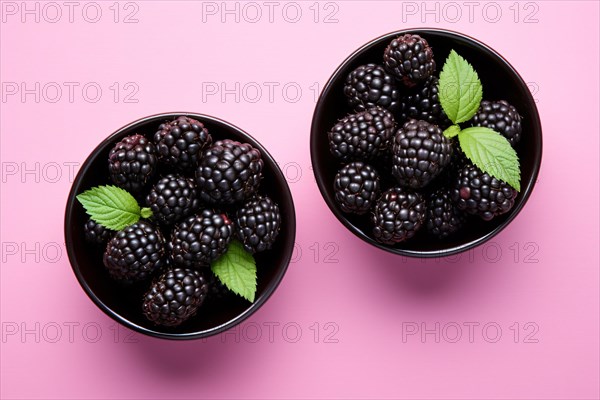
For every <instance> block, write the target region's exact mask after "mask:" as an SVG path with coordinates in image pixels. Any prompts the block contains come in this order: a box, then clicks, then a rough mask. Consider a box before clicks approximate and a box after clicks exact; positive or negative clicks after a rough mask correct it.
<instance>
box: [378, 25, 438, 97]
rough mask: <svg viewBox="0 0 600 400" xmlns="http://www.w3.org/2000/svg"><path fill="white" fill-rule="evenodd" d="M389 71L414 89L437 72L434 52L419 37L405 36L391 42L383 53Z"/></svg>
mask: <svg viewBox="0 0 600 400" xmlns="http://www.w3.org/2000/svg"><path fill="white" fill-rule="evenodd" d="M383 63H384V65H385V67H386V68H387V70H388V71H389V72H390V73H391V74H392V75H394V76H395V77H396V78H397V79H399V80H401V81H402V83H404V85H406V86H408V87H412V86H414V85H415V84H417V83H419V82H421V81H423V80H425V79H427V78H428V77H429V76H431V75H432V74H433V73H434V72H435V60H434V59H433V50H432V49H431V47H429V43H427V40H425V39H423V38H422V37H421V36H419V35H411V34H405V35H402V36H399V37H397V38H395V39H394V40H392V41H391V43H390V44H389V45H388V47H387V48H386V49H385V52H384V53H383Z"/></svg>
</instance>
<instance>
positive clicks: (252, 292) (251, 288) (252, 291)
mask: <svg viewBox="0 0 600 400" xmlns="http://www.w3.org/2000/svg"><path fill="white" fill-rule="evenodd" d="M233 246H236V247H237V249H235V252H239V253H238V254H232V255H231V256H232V257H233V258H234V260H235V259H236V258H243V255H247V256H248V258H249V259H250V260H252V262H251V269H252V272H253V273H254V276H253V280H252V282H251V283H250V285H242V288H243V289H244V290H243V291H242V290H238V288H234V287H231V286H230V285H229V283H228V282H225V281H224V280H223V279H222V277H221V274H220V271H219V265H220V264H218V263H217V262H214V263H213V264H212V265H211V270H212V272H213V273H214V274H215V276H216V277H217V278H218V279H219V281H221V283H222V284H224V285H225V286H226V287H227V288H228V289H229V290H231V291H232V292H234V293H235V294H237V295H239V296H241V297H243V298H244V299H246V300H248V301H250V302H251V303H254V300H255V299H256V289H257V275H256V260H255V259H254V257H253V256H252V254H250V253H248V252H247V251H246V250H245V249H244V247H243V245H242V244H241V243H239V242H238V241H237V240H233V241H231V243H229V247H228V249H227V251H226V252H225V253H224V254H223V255H222V256H221V257H219V258H218V259H217V260H216V261H219V260H221V259H222V257H226V256H227V254H228V253H229V252H230V251H232V248H233ZM234 260H229V261H228V263H229V264H232V265H236V264H235V262H234ZM242 268H245V267H242ZM228 269H232V268H228ZM238 271H239V269H237V268H233V272H234V273H235V275H236V276H237V279H236V280H237V281H240V282H244V280H243V279H241V275H239V273H238ZM246 291H247V292H248V293H245V292H246Z"/></svg>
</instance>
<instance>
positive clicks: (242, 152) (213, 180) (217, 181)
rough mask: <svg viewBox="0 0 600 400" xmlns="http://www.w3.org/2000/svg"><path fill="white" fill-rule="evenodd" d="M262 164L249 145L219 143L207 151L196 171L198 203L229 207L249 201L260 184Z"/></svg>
mask: <svg viewBox="0 0 600 400" xmlns="http://www.w3.org/2000/svg"><path fill="white" fill-rule="evenodd" d="M262 168H263V160H262V159H261V155H260V151H259V150H258V149H255V148H254V147H252V146H251V145H250V144H248V143H240V142H236V141H234V140H229V139H226V140H220V141H218V142H216V143H215V144H214V145H212V146H211V147H209V148H208V149H207V150H206V151H205V152H204V154H203V155H202V159H201V160H200V164H199V165H198V168H197V169H196V183H197V184H198V191H199V194H200V200H202V201H203V202H204V203H207V204H220V205H230V204H234V203H239V202H241V201H243V200H245V199H247V198H249V197H251V196H252V195H253V194H254V193H255V192H256V190H257V189H258V186H259V184H260V180H261V178H262V175H261V171H262Z"/></svg>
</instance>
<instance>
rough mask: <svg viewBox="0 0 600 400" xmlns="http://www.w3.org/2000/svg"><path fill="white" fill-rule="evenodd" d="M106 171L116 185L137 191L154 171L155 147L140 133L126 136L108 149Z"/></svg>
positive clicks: (144, 184) (133, 191)
mask: <svg viewBox="0 0 600 400" xmlns="http://www.w3.org/2000/svg"><path fill="white" fill-rule="evenodd" d="M108 171H109V173H110V177H111V179H112V180H113V182H114V183H115V184H116V185H117V186H120V187H122V188H123V189H125V190H127V191H129V192H132V193H138V192H140V191H141V190H142V189H143V188H144V187H145V186H146V184H147V183H148V182H149V181H150V179H151V178H152V177H153V176H154V173H155V172H156V147H155V146H154V144H153V143H152V142H150V141H149V140H148V139H146V138H145V137H144V136H142V135H137V134H136V135H131V136H127V137H126V138H124V139H123V140H121V141H120V142H119V143H117V144H116V145H115V147H113V148H112V149H111V150H110V153H109V154H108Z"/></svg>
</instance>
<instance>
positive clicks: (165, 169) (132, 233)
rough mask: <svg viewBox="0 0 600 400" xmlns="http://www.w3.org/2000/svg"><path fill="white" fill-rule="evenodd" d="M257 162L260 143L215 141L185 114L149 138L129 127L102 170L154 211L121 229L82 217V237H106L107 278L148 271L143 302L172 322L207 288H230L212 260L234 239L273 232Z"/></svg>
mask: <svg viewBox="0 0 600 400" xmlns="http://www.w3.org/2000/svg"><path fill="white" fill-rule="evenodd" d="M262 169H263V160H262V158H261V153H260V151H259V150H258V149H256V148H254V147H253V146H251V145H250V144H248V143H239V142H237V141H234V140H229V139H224V140H219V141H215V142H213V140H212V137H211V135H210V133H209V132H208V130H207V128H206V127H205V126H204V124H203V123H202V122H200V121H197V120H194V119H192V118H189V117H185V116H181V117H178V118H176V119H174V120H172V121H168V122H165V123H163V124H161V125H160V126H159V127H158V131H157V132H156V133H155V134H154V136H153V137H152V138H147V137H145V136H143V135H139V134H135V135H131V136H128V137H126V138H124V139H123V140H121V141H120V142H119V143H117V144H116V145H115V146H114V147H113V148H112V150H111V151H110V153H109V157H108V170H109V175H110V178H111V180H112V182H113V183H114V184H116V185H117V186H119V187H121V188H123V189H126V190H127V191H129V192H130V193H131V194H133V195H134V196H136V197H138V199H143V201H145V203H146V206H147V207H148V208H150V209H151V211H152V216H151V217H150V218H149V219H148V220H140V221H138V222H137V223H135V224H133V225H130V226H127V227H126V228H124V229H122V230H121V231H118V232H114V231H110V230H108V229H106V228H104V227H103V226H101V225H99V224H97V223H96V222H94V221H93V220H89V221H88V222H87V223H86V224H85V226H84V232H85V236H86V239H87V240H88V241H89V242H91V243H95V244H105V245H106V250H105V252H104V258H103V261H104V265H105V267H106V269H107V271H108V273H109V274H110V275H111V276H112V277H113V278H114V279H116V280H120V281H129V282H133V281H141V280H145V279H148V278H150V277H155V279H154V282H153V283H152V285H151V287H150V290H149V291H148V292H147V293H146V294H145V296H144V299H143V307H142V308H143V312H144V314H145V315H146V317H147V318H148V319H150V320H151V321H153V322H155V323H156V324H160V325H163V326H176V325H179V324H181V323H182V322H184V321H185V320H186V319H188V318H189V317H191V316H192V315H194V314H195V313H196V311H197V310H198V308H199V307H200V306H201V305H202V304H203V302H204V300H205V298H207V297H208V298H211V297H213V298H215V299H219V298H223V297H226V296H228V295H230V294H231V292H229V290H228V289H227V288H226V287H225V286H224V285H223V284H222V283H221V282H220V281H219V279H217V278H216V277H215V276H214V275H213V274H212V272H211V270H210V268H209V266H210V263H211V262H213V261H214V260H216V259H217V258H218V257H220V256H221V255H223V254H224V253H225V252H226V251H227V249H228V245H229V243H230V242H231V240H232V239H234V238H237V239H238V240H239V241H240V242H241V243H242V244H243V245H244V248H245V249H246V250H247V251H249V252H251V253H256V252H261V251H264V250H268V249H270V248H271V246H272V245H273V243H274V242H275V239H276V238H277V235H278V233H279V231H280V226H281V214H280V212H279V206H278V205H277V203H275V202H274V201H273V200H272V199H271V198H269V197H267V196H265V195H261V194H259V193H258V189H259V185H260V182H261V179H262ZM159 171H160V172H159Z"/></svg>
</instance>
